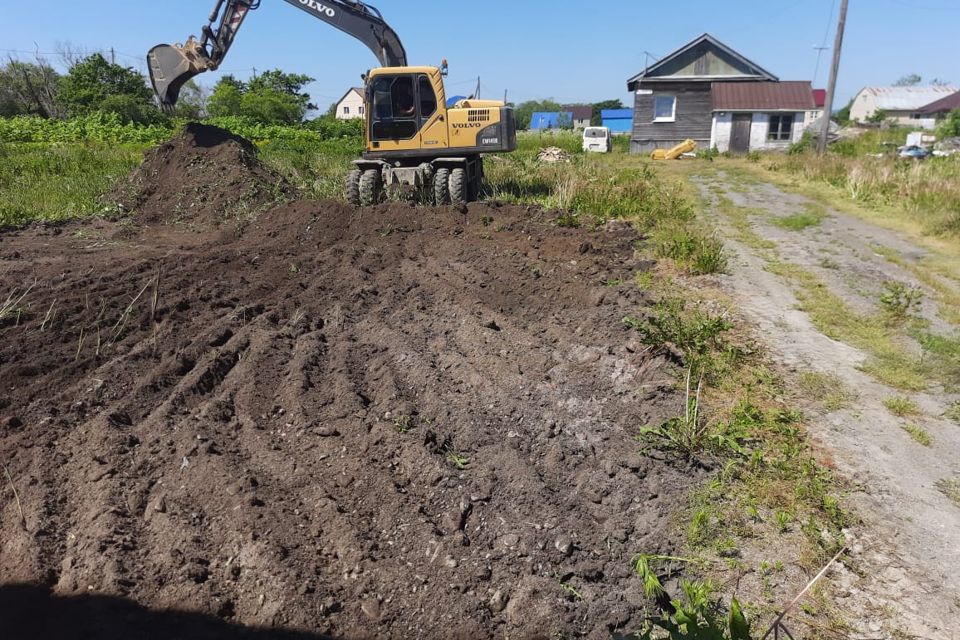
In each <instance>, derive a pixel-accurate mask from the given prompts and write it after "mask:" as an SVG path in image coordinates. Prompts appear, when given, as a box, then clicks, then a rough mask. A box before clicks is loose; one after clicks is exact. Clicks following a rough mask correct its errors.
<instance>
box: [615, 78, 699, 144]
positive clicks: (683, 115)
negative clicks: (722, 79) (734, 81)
mask: <svg viewBox="0 0 960 640" xmlns="http://www.w3.org/2000/svg"><path fill="white" fill-rule="evenodd" d="M640 88H641V89H646V90H651V91H653V93H652V94H646V95H635V97H634V108H633V135H632V136H631V142H630V150H631V151H632V152H634V153H645V152H648V151H652V150H653V149H656V148H668V147H671V146H673V145H675V144H677V143H679V142H682V141H684V140H686V139H688V138H690V139H692V140H694V141H695V142H696V143H697V145H698V146H699V147H700V148H701V149H706V148H708V147H709V146H710V130H711V127H712V123H713V104H712V101H711V97H710V83H709V82H670V83H666V82H652V81H648V82H644V83H642V84H641V87H640ZM657 96H676V98H677V112H676V120H675V121H674V122H654V121H653V99H654V98H656V97H657Z"/></svg>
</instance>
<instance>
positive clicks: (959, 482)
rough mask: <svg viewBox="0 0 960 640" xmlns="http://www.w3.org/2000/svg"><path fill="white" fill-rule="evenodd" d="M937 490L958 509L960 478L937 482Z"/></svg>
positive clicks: (959, 505) (959, 503)
mask: <svg viewBox="0 0 960 640" xmlns="http://www.w3.org/2000/svg"><path fill="white" fill-rule="evenodd" d="M937 489H939V490H940V493H942V494H943V495H945V496H947V497H948V498H950V499H951V500H953V502H954V504H956V505H957V506H958V507H960V478H942V479H940V480H937Z"/></svg>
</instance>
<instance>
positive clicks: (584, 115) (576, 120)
mask: <svg viewBox="0 0 960 640" xmlns="http://www.w3.org/2000/svg"><path fill="white" fill-rule="evenodd" d="M563 111H565V112H567V113H569V114H570V119H571V120H572V121H573V128H574V129H586V128H587V127H589V126H590V119H591V118H593V107H563Z"/></svg>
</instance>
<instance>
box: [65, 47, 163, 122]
mask: <svg viewBox="0 0 960 640" xmlns="http://www.w3.org/2000/svg"><path fill="white" fill-rule="evenodd" d="M57 101H58V103H59V104H60V105H61V106H62V107H63V109H64V110H65V111H66V113H67V115H71V116H74V115H85V114H88V113H92V112H95V111H105V112H112V113H116V114H117V115H118V116H120V118H121V119H123V120H124V121H126V122H137V123H141V124H143V123H150V122H155V121H157V120H159V119H161V117H162V116H161V114H160V111H159V110H158V109H157V108H156V105H155V104H154V102H153V93H152V92H151V91H150V89H149V88H148V87H147V83H146V79H145V78H144V77H143V76H142V75H141V74H140V73H139V72H138V71H136V70H135V69H133V68H132V67H123V66H120V65H118V64H113V63H110V62H107V60H106V58H104V57H103V56H102V55H100V54H99V53H95V54H93V55H91V56H88V57H86V58H84V59H83V60H81V61H80V62H78V63H77V64H75V65H73V66H72V67H70V71H68V72H67V75H65V76H63V77H62V78H61V79H60V82H59V88H58V92H57Z"/></svg>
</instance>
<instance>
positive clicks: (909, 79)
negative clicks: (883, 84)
mask: <svg viewBox="0 0 960 640" xmlns="http://www.w3.org/2000/svg"><path fill="white" fill-rule="evenodd" d="M921 82H923V78H922V77H920V76H918V75H917V74H915V73H911V74H909V75H905V76H903V77H902V78H900V79H899V80H897V81H896V82H894V83H893V86H895V87H915V86H917V85H918V84H920V83H921Z"/></svg>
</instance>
